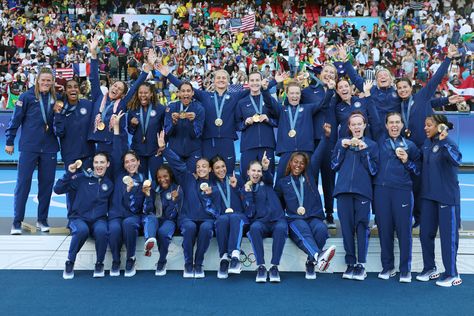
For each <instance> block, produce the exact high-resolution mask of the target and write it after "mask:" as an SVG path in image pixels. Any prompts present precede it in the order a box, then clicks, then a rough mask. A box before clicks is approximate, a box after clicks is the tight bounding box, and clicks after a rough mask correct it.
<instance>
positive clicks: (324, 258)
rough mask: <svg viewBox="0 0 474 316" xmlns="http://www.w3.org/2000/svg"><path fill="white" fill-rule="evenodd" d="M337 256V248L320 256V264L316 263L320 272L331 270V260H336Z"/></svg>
mask: <svg viewBox="0 0 474 316" xmlns="http://www.w3.org/2000/svg"><path fill="white" fill-rule="evenodd" d="M335 254H336V246H331V247H329V248H328V249H326V250H324V251H323V252H322V253H321V254H319V256H318V262H317V263H316V266H317V267H318V269H319V271H326V270H327V269H328V268H329V263H331V260H332V258H334V255H335Z"/></svg>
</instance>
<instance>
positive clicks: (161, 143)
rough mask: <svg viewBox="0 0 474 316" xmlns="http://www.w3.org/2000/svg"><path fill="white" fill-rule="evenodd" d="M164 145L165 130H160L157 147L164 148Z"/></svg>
mask: <svg viewBox="0 0 474 316" xmlns="http://www.w3.org/2000/svg"><path fill="white" fill-rule="evenodd" d="M165 146H166V142H165V131H164V130H162V131H161V132H160V133H159V134H158V147H159V148H165Z"/></svg>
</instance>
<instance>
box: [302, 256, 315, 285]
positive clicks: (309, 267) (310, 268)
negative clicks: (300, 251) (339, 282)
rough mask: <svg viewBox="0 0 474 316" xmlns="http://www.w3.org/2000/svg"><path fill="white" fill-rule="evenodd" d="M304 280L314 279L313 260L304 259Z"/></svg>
mask: <svg viewBox="0 0 474 316" xmlns="http://www.w3.org/2000/svg"><path fill="white" fill-rule="evenodd" d="M304 277H305V279H306V280H315V279H316V272H315V271H314V262H312V261H309V260H308V261H306V275H305V276H304Z"/></svg>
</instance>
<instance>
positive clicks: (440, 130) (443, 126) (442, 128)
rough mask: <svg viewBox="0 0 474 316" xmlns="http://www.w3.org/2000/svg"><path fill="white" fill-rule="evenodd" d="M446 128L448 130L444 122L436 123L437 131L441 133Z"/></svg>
mask: <svg viewBox="0 0 474 316" xmlns="http://www.w3.org/2000/svg"><path fill="white" fill-rule="evenodd" d="M446 130H448V127H447V126H446V124H442V123H441V124H439V125H438V133H440V134H441V133H442V132H444V131H446Z"/></svg>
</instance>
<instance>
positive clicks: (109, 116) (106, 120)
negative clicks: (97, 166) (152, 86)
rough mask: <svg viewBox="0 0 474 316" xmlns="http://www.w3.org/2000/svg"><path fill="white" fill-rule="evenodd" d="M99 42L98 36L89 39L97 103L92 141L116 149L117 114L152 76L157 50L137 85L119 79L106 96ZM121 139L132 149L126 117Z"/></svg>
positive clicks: (100, 147) (101, 148) (151, 53)
mask: <svg viewBox="0 0 474 316" xmlns="http://www.w3.org/2000/svg"><path fill="white" fill-rule="evenodd" d="M98 43H99V41H98V39H97V38H96V37H94V38H92V39H91V40H89V52H90V53H91V57H92V59H91V66H90V69H91V73H90V75H89V80H90V82H91V88H92V92H91V98H92V102H93V104H94V112H93V121H92V123H91V126H90V129H89V140H92V141H94V142H95V143H96V144H97V148H96V149H97V151H105V152H107V153H111V152H112V147H113V145H112V143H113V138H114V137H113V127H114V122H113V117H115V116H114V114H117V113H119V112H120V111H122V112H125V111H126V106H127V103H128V102H129V101H130V100H131V99H132V97H133V95H134V94H135V92H136V90H137V89H138V87H139V86H140V84H141V83H142V82H144V81H145V80H146V78H147V76H148V72H149V71H151V70H152V69H153V64H154V61H155V58H156V55H155V53H154V51H153V50H151V49H150V50H149V53H148V60H147V64H145V65H144V66H143V71H142V72H141V73H140V76H139V77H138V79H137V80H136V81H135V82H134V83H133V86H132V87H131V88H130V90H128V87H127V85H126V83H125V82H123V81H116V82H115V83H114V84H113V85H112V86H111V87H110V88H109V91H108V93H107V94H106V95H104V94H102V90H101V89H100V81H99V62H98V59H97V45H98ZM120 140H121V146H122V150H124V151H125V150H127V149H128V134H127V132H126V130H125V120H124V121H123V122H122V124H121V126H120Z"/></svg>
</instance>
